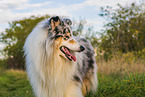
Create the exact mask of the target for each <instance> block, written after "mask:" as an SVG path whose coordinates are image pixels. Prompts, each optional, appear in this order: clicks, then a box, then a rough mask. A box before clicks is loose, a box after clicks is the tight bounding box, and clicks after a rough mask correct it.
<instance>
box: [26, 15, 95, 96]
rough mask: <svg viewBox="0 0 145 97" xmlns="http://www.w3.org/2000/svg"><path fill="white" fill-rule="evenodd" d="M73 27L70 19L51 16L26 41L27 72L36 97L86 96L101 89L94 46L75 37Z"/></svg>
mask: <svg viewBox="0 0 145 97" xmlns="http://www.w3.org/2000/svg"><path fill="white" fill-rule="evenodd" d="M71 24H72V22H71V20H70V19H66V18H64V19H62V18H59V17H58V16H55V17H51V18H50V19H46V20H44V21H42V22H40V23H38V25H37V26H36V27H35V28H34V29H33V31H32V32H31V33H30V35H29V36H28V37H27V39H26V42H25V45H24V51H25V56H26V69H27V72H28V77H29V79H30V83H31V86H32V88H33V91H34V93H35V95H36V97H85V95H86V93H87V92H89V91H90V90H92V91H95V90H96V88H97V74H96V72H97V70H96V69H97V65H96V63H95V57H94V50H93V47H92V45H91V44H90V42H89V41H88V40H86V39H84V38H79V37H74V36H73V34H72V31H71V28H70V26H71Z"/></svg>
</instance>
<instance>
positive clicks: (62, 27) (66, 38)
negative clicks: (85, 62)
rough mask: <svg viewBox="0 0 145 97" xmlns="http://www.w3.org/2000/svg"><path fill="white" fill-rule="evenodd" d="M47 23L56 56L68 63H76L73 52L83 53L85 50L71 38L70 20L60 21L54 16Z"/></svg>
mask: <svg viewBox="0 0 145 97" xmlns="http://www.w3.org/2000/svg"><path fill="white" fill-rule="evenodd" d="M49 23H50V26H51V33H52V34H53V40H54V45H55V48H56V49H57V51H58V54H59V55H60V56H61V57H63V58H66V59H68V60H70V61H72V60H73V61H76V57H75V52H81V51H84V50H85V48H84V47H83V46H82V45H81V44H79V43H78V42H77V41H76V40H75V39H74V38H73V34H72V31H71V28H70V26H71V24H72V22H71V20H70V19H66V18H65V19H60V18H59V17H58V16H55V17H52V18H50V20H49Z"/></svg>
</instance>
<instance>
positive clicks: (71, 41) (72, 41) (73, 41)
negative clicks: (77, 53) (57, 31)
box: [69, 39, 77, 43]
mask: <svg viewBox="0 0 145 97" xmlns="http://www.w3.org/2000/svg"><path fill="white" fill-rule="evenodd" d="M69 43H77V42H76V41H75V40H73V39H71V40H70V41H69Z"/></svg>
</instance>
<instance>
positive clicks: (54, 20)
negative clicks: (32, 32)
mask: <svg viewBox="0 0 145 97" xmlns="http://www.w3.org/2000/svg"><path fill="white" fill-rule="evenodd" d="M49 22H50V25H51V27H52V29H55V27H56V26H58V25H59V24H60V18H59V17H58V16H54V17H51V18H50V20H49Z"/></svg>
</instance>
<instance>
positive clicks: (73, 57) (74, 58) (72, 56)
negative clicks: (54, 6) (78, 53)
mask: <svg viewBox="0 0 145 97" xmlns="http://www.w3.org/2000/svg"><path fill="white" fill-rule="evenodd" d="M65 50H66V52H67V53H68V55H70V56H71V58H72V59H73V60H74V61H76V57H75V56H74V55H72V54H71V53H70V52H69V50H68V49H67V48H66V49H65Z"/></svg>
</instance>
